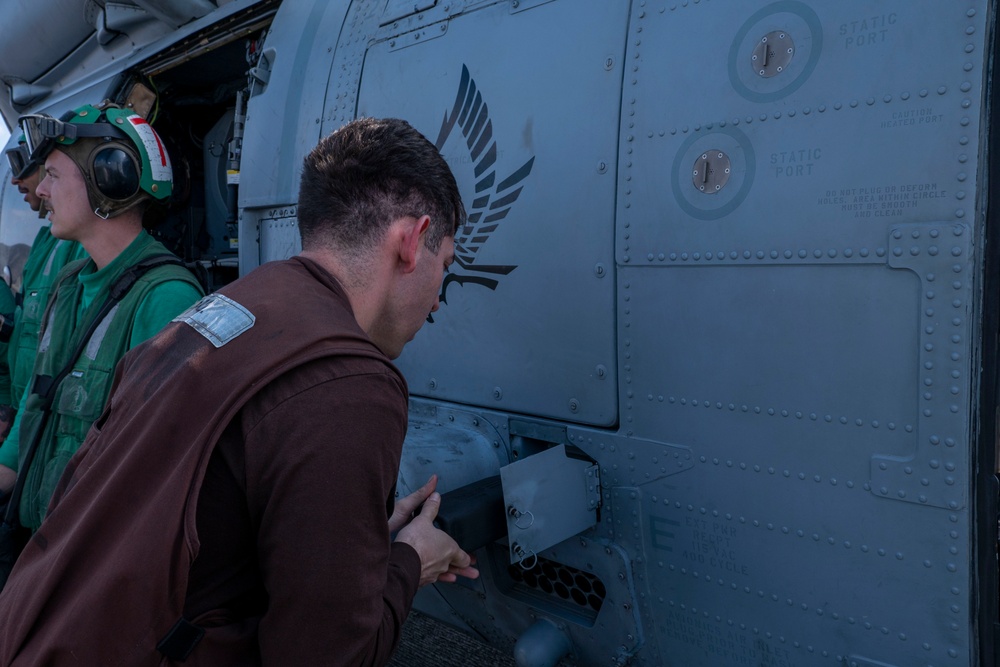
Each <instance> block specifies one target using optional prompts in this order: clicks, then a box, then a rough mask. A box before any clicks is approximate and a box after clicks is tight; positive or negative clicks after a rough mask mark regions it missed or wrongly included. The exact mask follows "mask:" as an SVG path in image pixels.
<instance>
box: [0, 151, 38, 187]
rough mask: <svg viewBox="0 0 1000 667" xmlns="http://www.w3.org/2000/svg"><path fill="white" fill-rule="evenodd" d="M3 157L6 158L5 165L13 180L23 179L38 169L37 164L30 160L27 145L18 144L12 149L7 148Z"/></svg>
mask: <svg viewBox="0 0 1000 667" xmlns="http://www.w3.org/2000/svg"><path fill="white" fill-rule="evenodd" d="M4 155H6V156H7V164H8V165H10V171H11V173H12V174H13V175H14V178H15V179H21V178H25V177H26V176H30V175H31V173H32V172H33V171H34V170H35V169H37V168H38V163H37V162H33V161H32V160H31V152H30V151H29V150H28V145H27V144H18V145H17V146H15V147H14V148H8V149H7V150H6V151H5V152H4Z"/></svg>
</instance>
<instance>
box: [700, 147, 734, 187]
mask: <svg viewBox="0 0 1000 667" xmlns="http://www.w3.org/2000/svg"><path fill="white" fill-rule="evenodd" d="M731 173H732V162H731V161H730V160H729V156H728V155H726V154H725V153H723V152H722V151H720V150H718V149H716V148H713V149H711V150H708V151H705V152H704V153H702V154H701V155H700V156H698V159H697V160H695V161H694V167H693V168H692V169H691V182H692V183H694V187H696V188H698V191H699V192H702V193H704V194H706V195H714V194H715V193H717V192H719V191H720V190H722V188H724V187H726V183H728V182H729V176H730V174H731Z"/></svg>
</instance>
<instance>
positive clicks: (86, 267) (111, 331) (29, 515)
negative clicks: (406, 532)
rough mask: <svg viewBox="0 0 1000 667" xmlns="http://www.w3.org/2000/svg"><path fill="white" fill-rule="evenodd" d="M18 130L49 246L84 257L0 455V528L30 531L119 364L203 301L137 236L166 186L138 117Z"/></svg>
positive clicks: (100, 110) (67, 274)
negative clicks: (1, 498) (63, 243)
mask: <svg viewBox="0 0 1000 667" xmlns="http://www.w3.org/2000/svg"><path fill="white" fill-rule="evenodd" d="M19 125H20V126H21V129H22V130H23V131H24V135H25V138H26V141H27V146H28V149H29V151H30V159H32V160H35V161H41V160H44V163H45V171H46V174H45V177H44V179H43V180H42V181H41V183H39V185H38V188H37V193H38V195H39V196H40V197H41V198H42V200H43V201H44V203H45V205H46V207H47V208H48V209H49V220H50V221H51V222H52V227H51V233H52V235H53V236H54V237H56V238H58V239H66V240H72V241H76V242H78V243H79V244H80V245H81V246H83V248H84V249H85V250H86V252H87V254H88V255H89V259H82V260H78V261H76V262H72V263H70V264H68V265H67V266H66V267H65V268H64V269H63V270H62V271H60V273H59V276H58V277H57V279H56V282H55V286H54V289H53V291H52V295H51V297H50V301H49V304H48V307H47V309H46V312H45V315H44V317H43V320H42V328H41V331H40V337H39V343H38V350H37V357H36V359H35V364H34V369H33V378H32V380H31V383H30V385H29V387H28V390H27V391H26V392H25V394H24V396H23V398H22V400H21V404H20V407H19V410H18V414H17V417H16V418H15V421H14V426H13V428H12V429H11V433H10V435H9V436H8V438H7V442H5V443H4V447H3V448H0V465H6V466H8V467H10V468H11V469H12V470H13V469H15V466H16V470H17V476H16V483H15V484H13V485H12V484H11V483H10V479H11V473H10V471H7V472H6V475H0V484H2V483H3V481H4V480H6V485H5V486H6V488H10V487H11V486H13V491H12V495H11V500H10V504H9V506H8V509H7V511H6V513H5V515H4V522H5V523H6V524H7V525H8V526H10V525H12V524H13V523H15V522H16V521H17V520H18V519H19V520H20V523H21V525H22V526H24V527H26V528H30V529H31V530H35V529H37V528H38V526H39V525H40V524H41V522H42V519H43V518H44V516H45V511H46V508H47V506H48V501H49V498H50V497H51V495H52V491H53V489H54V488H55V485H56V483H57V482H58V481H59V477H60V476H61V474H62V471H63V469H64V468H65V466H66V463H67V462H68V461H69V459H70V457H71V456H72V455H73V454H74V453H75V452H76V450H77V449H78V448H79V446H80V444H81V443H82V442H83V439H84V437H85V436H86V434H87V431H88V430H89V429H90V426H91V424H92V423H93V422H94V421H95V420H96V419H97V417H98V416H99V415H100V414H101V412H102V410H103V409H104V404H105V402H106V400H107V397H108V393H109V391H110V389H111V382H112V377H113V374H114V368H115V365H116V364H117V363H118V360H119V359H121V357H122V356H123V355H124V354H125V352H127V351H128V350H129V349H131V348H132V347H134V346H135V345H138V344H139V343H141V342H142V341H144V340H146V339H147V338H149V337H151V336H152V335H153V334H155V333H157V332H158V331H159V330H160V329H161V328H162V327H163V326H164V325H165V324H166V323H167V322H169V321H170V320H171V319H173V317H174V316H176V315H178V314H179V313H181V312H182V311H184V310H185V309H186V308H187V307H188V306H190V305H191V304H192V303H194V302H195V301H197V300H198V299H199V298H200V297H201V296H202V290H201V287H200V286H199V284H198V281H197V280H196V279H195V278H194V276H192V275H191V273H190V272H189V271H188V270H187V269H185V268H184V267H183V265H182V264H181V263H180V261H179V260H178V259H177V258H176V257H174V256H173V255H171V254H170V252H169V251H168V250H167V249H166V248H165V247H164V246H163V245H162V244H160V243H159V242H158V241H156V240H154V239H153V238H152V237H151V236H150V235H148V234H146V233H145V232H144V231H143V227H142V219H143V213H144V212H145V209H146V208H147V207H148V206H150V205H151V204H155V203H156V202H164V201H165V200H167V199H168V198H169V197H170V195H171V189H172V184H173V181H172V171H171V167H170V159H169V157H168V155H167V152H166V149H165V147H164V145H163V142H162V141H161V140H160V137H159V136H158V135H157V133H156V132H155V131H154V130H153V128H152V127H151V126H150V125H149V124H148V123H147V122H146V121H145V120H144V119H143V118H142V117H140V116H138V115H136V114H135V113H133V112H131V111H129V110H127V109H122V108H119V107H117V106H115V105H111V104H102V105H100V106H90V105H88V106H83V107H80V108H79V109H76V110H75V111H72V112H70V113H68V114H66V115H64V116H63V117H62V118H60V119H56V118H53V117H52V116H48V115H45V114H35V115H29V116H22V117H21V118H20V120H19ZM14 446H16V456H11V454H12V453H13V452H11V449H12V448H13V447H14ZM5 453H6V454H7V456H6V457H5V456H4V454H5ZM2 470H3V469H2V468H0V471H2ZM4 490H6V489H4Z"/></svg>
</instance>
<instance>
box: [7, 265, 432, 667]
mask: <svg viewBox="0 0 1000 667" xmlns="http://www.w3.org/2000/svg"><path fill="white" fill-rule="evenodd" d="M221 293H222V295H221V296H219V295H213V297H208V298H206V300H205V302H204V303H202V304H199V308H198V309H196V310H195V311H194V313H193V314H188V315H187V317H186V319H184V318H182V319H183V321H180V322H175V323H173V324H171V325H168V326H167V328H166V329H164V331H163V332H162V333H161V334H160V335H158V336H156V337H154V338H153V339H151V340H150V341H147V342H146V343H144V344H143V345H141V346H139V347H137V348H135V349H134V350H132V351H131V352H130V353H129V354H127V355H126V356H125V358H124V359H123V360H122V362H121V363H120V364H119V366H118V368H117V370H116V376H115V386H114V388H113V389H112V393H111V397H110V399H109V406H108V408H107V410H106V411H105V413H104V414H103V415H102V416H101V418H100V419H98V421H97V422H96V423H95V425H94V428H93V429H91V431H90V433H89V435H88V437H87V440H86V442H84V444H83V446H82V447H81V448H80V450H79V452H77V454H76V455H75V456H74V457H73V459H72V460H71V461H70V463H69V465H68V466H67V468H66V473H65V474H64V475H63V478H62V480H61V481H60V484H59V486H58V487H57V489H56V492H55V495H54V496H53V501H52V504H51V505H50V507H49V513H48V515H47V516H46V519H45V521H44V522H43V523H42V526H41V528H40V529H39V530H38V532H37V533H35V535H34V536H33V537H32V539H31V541H30V542H29V543H28V545H27V546H26V547H25V549H24V552H23V553H22V554H21V557H20V558H19V559H18V562H17V564H16V565H15V567H14V571H13V573H12V574H11V577H10V579H9V580H8V582H7V586H6V588H4V590H3V593H2V594H0V665H4V666H6V665H18V666H20V665H25V666H29V665H32V666H33V665H41V664H44V665H49V666H50V667H62V666H63V665H66V666H67V667H68V666H71V665H72V666H73V667H75V666H76V665H81V664H85V665H129V666H130V667H133V666H139V665H149V666H150V667H153V666H162V665H164V664H171V663H169V662H167V661H164V660H163V656H162V655H161V653H160V651H159V650H158V649H157V644H158V643H159V642H160V640H161V639H162V638H163V637H165V636H166V635H167V634H168V631H169V630H170V629H171V628H172V627H173V626H174V625H175V622H177V620H178V619H179V618H180V617H181V616H182V614H183V613H184V612H185V610H193V611H195V613H197V614H198V617H197V618H196V619H188V620H196V621H197V622H198V623H199V624H200V625H201V626H202V627H204V628H205V629H206V632H205V635H204V637H203V638H202V639H201V641H200V642H199V643H197V644H196V645H195V647H194V649H193V652H192V653H191V654H190V656H189V657H188V658H187V661H186V662H185V663H184V665H185V667H197V666H199V665H212V666H213V667H224V666H227V665H241V666H242V665H253V664H261V663H263V664H265V665H282V666H284V665H289V666H294V665H315V664H322V665H341V664H345V665H346V664H351V665H353V664H379V663H380V662H382V661H384V660H385V658H386V656H387V654H388V652H389V650H390V648H391V647H392V646H393V645H394V644H395V642H396V641H397V638H398V629H399V625H400V624H401V623H402V621H403V618H404V617H405V614H406V612H407V611H408V605H409V601H410V598H411V597H412V595H413V592H414V591H415V590H416V587H417V583H418V577H419V569H420V568H419V562H418V558H417V555H416V552H414V551H413V549H411V548H410V547H409V546H407V545H402V544H398V545H397V544H390V543H389V536H388V528H387V521H386V517H387V514H386V512H387V501H388V500H389V499H390V498H389V497H390V495H391V493H392V484H393V480H394V479H395V476H396V466H397V465H398V457H399V451H400V448H401V446H402V435H403V431H404V430H405V424H406V417H405V414H406V403H405V400H406V389H405V381H404V380H403V378H402V376H401V375H399V373H398V371H397V370H396V369H395V367H394V366H393V365H392V364H391V363H390V362H389V360H388V359H387V358H386V357H385V355H384V354H382V353H381V352H380V351H379V350H378V348H377V347H375V346H374V345H373V344H372V342H371V341H370V340H369V339H368V337H367V336H366V335H365V333H364V332H363V331H362V330H361V329H360V327H359V326H358V324H357V322H356V321H355V320H354V317H353V314H352V312H351V308H350V303H349V302H348V300H347V298H346V296H345V295H344V293H343V291H342V290H341V288H340V286H339V285H338V284H337V282H336V280H334V279H333V277H332V276H330V275H329V274H328V273H327V272H326V271H324V270H323V269H322V268H321V267H319V266H318V265H316V264H315V263H313V262H311V261H309V260H307V259H304V258H293V259H291V260H288V261H285V262H272V263H270V264H266V265H264V266H262V267H260V268H259V269H257V270H256V271H254V272H252V273H250V274H249V275H248V276H246V277H245V278H243V279H241V280H238V281H236V282H234V283H233V284H231V285H229V286H227V287H225V288H224V289H223V290H221ZM253 318H256V320H255V321H254V320H253ZM251 322H252V324H251ZM233 439H236V440H243V444H244V449H243V454H244V459H245V462H244V463H242V464H240V463H236V464H235V465H234V466H233V467H232V468H231V470H233V471H234V472H235V475H233V477H232V478H233V479H234V480H236V482H237V486H236V487H235V490H234V488H233V487H232V486H231V485H230V487H229V488H228V490H227V488H226V484H225V482H224V481H223V483H222V484H221V485H218V484H216V482H217V481H218V480H215V479H214V474H213V478H210V479H209V481H207V482H204V483H203V480H205V479H206V475H207V473H208V469H209V467H210V465H209V464H210V463H211V462H213V461H214V460H215V459H214V458H213V455H215V454H216V452H217V453H218V454H217V458H218V457H221V458H222V459H223V461H222V462H223V463H226V462H227V461H229V462H235V461H236V458H234V456H235V454H234V452H233V449H232V446H233V445H234V442H233ZM220 442H221V443H222V445H221V446H220V447H219V448H216V444H217V443H220ZM227 456H228V459H227V458H226V457H227ZM225 468H226V466H225V465H223V466H222V469H221V470H220V469H219V466H218V464H216V465H215V466H213V472H214V473H220V474H221V475H222V476H223V477H224V476H225V473H226V471H225ZM240 483H242V484H243V486H242V487H241V486H240ZM201 493H206V494H208V495H206V498H207V499H206V501H205V504H202V503H201V502H200V498H199V496H200V494H201ZM216 493H219V494H220V496H219V497H218V498H211V497H210V496H213V495H214V494H216ZM240 494H242V495H240ZM232 503H236V504H241V503H242V504H244V505H245V508H244V511H243V512H242V514H241V513H240V512H237V513H235V514H231V513H227V511H225V508H226V507H227V505H230V504H232ZM231 517H233V518H232V519H231ZM230 520H232V521H233V523H234V524H235V529H236V534H237V535H239V536H240V537H239V538H238V539H239V540H243V543H242V544H240V543H239V542H237V545H238V546H236V548H235V549H234V548H233V545H231V544H229V542H228V537H226V535H225V534H224V533H221V532H216V531H217V530H219V531H221V530H223V529H226V530H228V529H230V528H233V526H227V524H228V522H229V521H230ZM203 539H204V540H205V543H204V549H205V551H204V556H203V555H202V554H203V552H202V546H203V545H202V540H203ZM220 545H221V546H220ZM248 545H249V546H248ZM250 547H252V548H250ZM234 553H237V554H238V555H239V559H235V560H234V559H233V555H234ZM246 559H249V561H250V562H249V563H247V562H245V560H246ZM195 563H197V565H195ZM247 568H249V569H247ZM248 573H249V576H248ZM230 576H233V577H235V579H233V580H231V581H230V580H229V579H228V578H229V577H230ZM192 577H194V581H193V582H192V583H191V584H190V585H189V581H191V579H192ZM199 582H200V583H199ZM233 582H236V585H235V587H234V586H233V585H232V584H233ZM234 591H235V595H234V594H233V592H234Z"/></svg>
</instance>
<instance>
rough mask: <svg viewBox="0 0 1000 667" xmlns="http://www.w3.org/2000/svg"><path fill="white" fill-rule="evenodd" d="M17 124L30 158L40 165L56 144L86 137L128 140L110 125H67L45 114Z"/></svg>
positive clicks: (125, 135) (23, 117)
mask: <svg viewBox="0 0 1000 667" xmlns="http://www.w3.org/2000/svg"><path fill="white" fill-rule="evenodd" d="M17 124H18V125H19V126H20V128H21V132H23V133H24V140H25V145H26V146H27V147H28V156H29V157H30V159H31V160H33V161H35V162H38V163H41V162H42V160H44V159H45V158H46V157H47V156H48V154H49V153H51V152H52V149H53V148H55V145H56V142H60V141H67V140H68V141H73V140H76V139H81V138H84V137H108V138H112V137H114V138H118V139H127V138H128V135H127V134H125V132H124V131H123V130H120V129H118V128H117V127H115V126H114V125H111V124H110V123H92V124H90V125H81V124H79V123H67V122H64V121H61V120H59V119H58V118H53V117H52V116H50V115H48V114H44V113H39V114H29V115H27V116H21V117H20V118H18V119H17Z"/></svg>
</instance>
